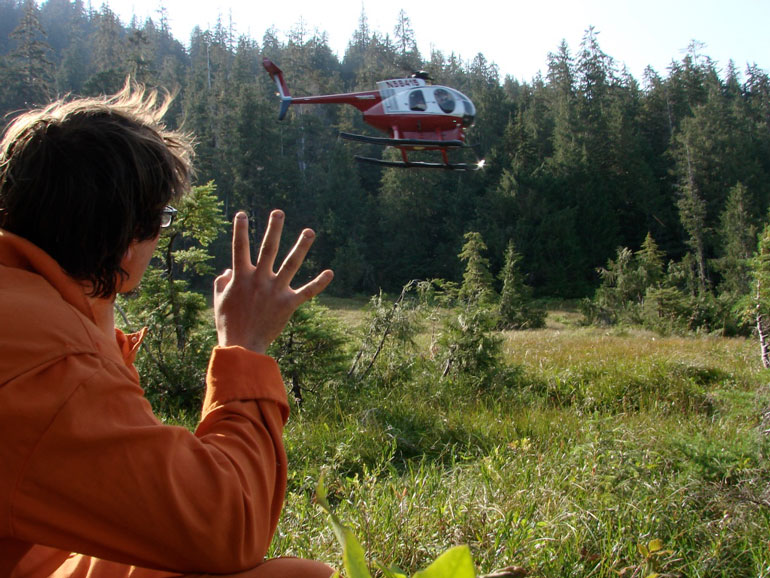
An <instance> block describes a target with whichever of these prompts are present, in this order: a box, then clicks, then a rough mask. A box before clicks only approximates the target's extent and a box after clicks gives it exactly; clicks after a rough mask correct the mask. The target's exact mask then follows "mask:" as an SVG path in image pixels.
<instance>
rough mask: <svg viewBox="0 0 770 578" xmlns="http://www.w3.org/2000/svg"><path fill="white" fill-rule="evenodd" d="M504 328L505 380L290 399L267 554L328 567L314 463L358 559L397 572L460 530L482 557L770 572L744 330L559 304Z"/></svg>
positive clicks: (431, 382)
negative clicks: (604, 318) (282, 473)
mask: <svg viewBox="0 0 770 578" xmlns="http://www.w3.org/2000/svg"><path fill="white" fill-rule="evenodd" d="M335 311H336V312H338V313H339V314H340V315H343V316H345V315H347V316H349V317H348V319H349V321H350V323H351V324H353V325H355V323H361V322H363V319H364V317H361V316H359V315H360V314H359V313H357V312H355V311H352V310H350V309H348V310H344V309H342V310H341V311H340V310H338V309H335ZM425 327H426V331H430V324H426V326H425ZM504 337H505V343H504V357H505V364H506V365H507V366H508V371H507V372H506V373H505V374H504V375H503V377H501V378H500V379H499V381H496V380H494V379H493V380H491V381H490V382H489V383H482V384H481V385H477V386H474V387H473V388H471V386H469V385H468V383H463V382H454V381H451V380H442V379H440V378H437V376H436V375H435V373H430V372H428V371H427V370H425V371H422V372H421V371H416V372H415V378H414V379H413V380H412V381H410V382H409V383H408V384H406V385H404V384H399V385H398V386H389V385H387V384H382V383H380V384H379V385H373V384H367V383H357V384H349V383H346V382H345V380H344V379H341V380H340V382H339V383H338V384H335V385H334V386H332V387H328V388H327V389H325V390H323V391H321V392H320V393H319V394H317V395H315V396H313V397H310V398H308V399H307V401H306V404H305V407H304V408H303V409H302V410H301V411H300V410H297V409H296V408H295V409H294V410H293V416H292V418H291V420H290V422H289V424H288V427H287V430H286V436H285V440H286V447H287V452H288V456H289V471H290V474H289V487H288V493H287V500H286V507H285V510H284V514H283V518H282V521H281V524H280V526H279V532H278V534H277V536H276V539H275V540H274V543H273V546H272V550H271V554H272V555H295V556H304V557H312V558H318V559H321V560H324V561H326V562H329V563H331V564H332V565H338V564H339V563H340V552H339V548H338V546H337V544H336V542H335V540H334V538H333V535H332V533H331V530H330V529H329V528H328V525H327V521H326V519H325V517H324V515H322V514H321V511H320V509H319V508H318V507H317V506H316V505H315V504H314V503H313V490H314V487H315V483H316V481H317V480H318V477H319V476H320V474H321V472H322V471H323V472H326V474H325V475H326V485H327V488H328V491H329V500H330V502H331V504H332V506H333V507H334V508H335V510H336V511H337V513H338V514H339V516H340V517H341V518H342V519H343V520H345V521H346V522H347V523H349V524H350V525H351V526H352V527H353V529H354V531H355V532H356V534H357V535H358V537H359V539H360V540H361V541H362V543H363V544H364V547H365V548H366V549H367V552H368V554H369V556H371V557H372V558H376V559H378V560H380V561H382V562H383V563H385V564H386V565H391V566H398V567H400V568H402V569H403V570H404V571H406V572H407V573H411V572H414V571H416V570H417V569H419V568H422V567H424V566H425V565H427V563H428V562H429V561H431V560H433V559H434V558H435V557H436V556H437V555H438V554H440V553H441V552H443V551H444V550H446V549H447V548H448V547H450V546H452V545H455V544H469V545H470V546H471V550H472V552H473V556H474V559H475V561H476V564H477V566H478V569H479V571H480V572H489V571H492V570H493V569H496V568H502V567H504V566H508V565H516V566H521V567H523V568H525V569H526V570H527V571H528V572H529V576H547V577H554V578H557V577H562V576H585V577H588V576H591V577H607V578H610V577H613V578H614V577H617V576H627V577H629V576H649V575H651V574H654V573H655V572H657V573H659V575H660V576H682V577H685V576H687V577H690V576H696V577H697V576H703V577H712V576H721V577H730V578H733V577H742V576H746V577H748V576H751V577H755V576H770V549H769V548H768V544H769V543H770V542H769V540H770V507H769V506H768V504H770V502H768V496H769V494H768V492H767V490H766V488H767V487H768V483H769V482H770V468H768V465H767V456H768V453H769V452H770V445H769V442H768V436H767V434H766V433H765V431H766V430H767V429H768V428H770V425H768V424H767V423H765V421H766V419H767V418H766V416H765V413H766V411H767V410H768V408H770V387H768V383H769V382H770V379H769V378H770V374H768V372H767V371H766V370H763V369H762V368H761V366H760V364H759V356H758V353H757V350H756V346H755V344H754V343H753V342H752V341H751V340H745V339H723V338H718V337H710V336H698V337H661V336H658V335H655V334H652V333H648V332H642V331H635V330H624V331H618V330H609V331H608V330H600V329H596V328H586V327H580V326H578V325H577V324H573V323H572V321H571V319H570V318H568V317H563V318H562V320H561V321H559V322H558V323H555V322H552V321H549V327H548V328H547V329H544V330H537V331H525V332H510V333H506V334H505V336H504ZM418 342H419V343H421V344H423V345H424V346H427V344H428V343H429V342H430V339H428V338H425V336H423V338H421V339H420V340H418ZM427 356H428V355H427V353H426V354H425V357H426V358H427ZM418 357H419V356H418ZM418 367H419V366H418Z"/></svg>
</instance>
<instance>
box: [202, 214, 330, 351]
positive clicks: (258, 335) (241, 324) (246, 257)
mask: <svg viewBox="0 0 770 578" xmlns="http://www.w3.org/2000/svg"><path fill="white" fill-rule="evenodd" d="M283 221H284V214H283V212H282V211H279V210H275V211H273V212H272V213H270V220H269V222H268V224H267V231H265V236H264V238H263V239H262V246H261V247H260V249H259V256H258V257H257V262H256V264H254V263H252V260H251V248H250V246H249V221H248V218H247V216H246V214H245V213H242V212H241V213H238V214H237V215H236V216H235V222H234V225H233V267H232V269H228V270H227V271H225V272H224V273H223V274H222V275H220V276H219V277H217V278H216V280H215V281H214V318H215V321H216V327H217V336H218V339H219V345H221V346H229V345H240V346H242V347H245V348H246V349H250V350H251V351H255V352H257V353H265V351H267V347H268V346H269V345H270V343H272V342H273V340H274V339H275V338H276V337H278V335H280V333H281V331H283V328H284V327H285V326H286V323H288V321H289V319H290V318H291V316H292V314H293V313H294V311H296V310H297V308H298V307H299V306H300V305H302V304H303V303H304V302H305V301H307V300H308V299H312V298H313V297H315V296H316V295H318V294H319V293H320V292H321V291H323V290H324V289H325V288H326V286H327V285H328V284H329V283H330V282H331V280H332V278H333V277H334V274H333V273H332V272H331V271H330V270H328V269H327V270H326V271H323V272H322V273H321V274H319V275H318V276H317V277H316V278H315V279H313V280H312V281H310V282H309V283H307V284H306V285H304V286H302V287H300V288H299V289H292V288H291V282H292V280H293V278H294V275H296V273H297V271H298V270H299V268H300V266H301V265H302V262H303V261H304V260H305V256H306V255H307V252H308V250H309V249H310V246H311V245H312V244H313V240H314V239H315V233H314V232H313V231H311V230H310V229H305V230H304V231H302V233H301V234H300V236H299V238H298V239H297V242H296V243H295V244H294V247H293V248H292V250H291V251H290V252H289V254H288V255H287V257H286V259H285V260H284V261H283V263H282V264H281V267H280V268H279V269H278V272H277V273H276V272H275V271H274V266H275V258H276V255H277V254H278V246H279V244H280V241H281V231H282V230H283Z"/></svg>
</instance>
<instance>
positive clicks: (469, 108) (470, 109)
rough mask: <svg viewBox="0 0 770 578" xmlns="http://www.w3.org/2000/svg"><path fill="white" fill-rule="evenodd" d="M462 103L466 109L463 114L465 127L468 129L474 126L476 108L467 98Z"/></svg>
mask: <svg viewBox="0 0 770 578" xmlns="http://www.w3.org/2000/svg"><path fill="white" fill-rule="evenodd" d="M462 101H463V107H464V108H465V110H464V112H463V126H466V127H468V126H471V125H473V121H474V120H475V119H476V107H475V106H473V103H472V102H471V101H470V100H468V99H467V98H463V99H462Z"/></svg>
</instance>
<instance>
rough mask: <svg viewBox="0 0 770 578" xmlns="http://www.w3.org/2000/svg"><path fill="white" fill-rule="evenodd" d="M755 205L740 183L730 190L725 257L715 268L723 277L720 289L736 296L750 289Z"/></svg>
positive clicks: (723, 228)
mask: <svg viewBox="0 0 770 578" xmlns="http://www.w3.org/2000/svg"><path fill="white" fill-rule="evenodd" d="M751 204H752V203H751V200H750V198H749V192H748V190H747V189H746V187H745V186H743V184H742V183H738V184H736V185H735V186H734V187H733V188H732V189H730V194H729V196H728V198H727V203H726V204H725V208H724V210H723V211H722V215H721V218H720V227H719V234H720V237H721V257H719V258H718V259H716V260H715V268H716V269H717V271H718V272H719V273H720V275H721V277H722V279H721V283H720V285H719V289H720V292H722V293H727V294H730V295H731V296H733V298H736V297H740V296H743V295H747V294H748V293H749V290H750V275H749V259H750V258H751V256H752V254H753V253H754V247H755V244H756V238H757V227H756V226H755V225H754V219H753V218H752V214H751V213H752V211H751V209H750V207H751Z"/></svg>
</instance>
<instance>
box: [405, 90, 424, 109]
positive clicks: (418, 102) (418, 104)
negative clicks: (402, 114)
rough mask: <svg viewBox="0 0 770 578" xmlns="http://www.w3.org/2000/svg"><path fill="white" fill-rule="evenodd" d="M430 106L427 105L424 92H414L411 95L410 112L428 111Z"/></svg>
mask: <svg viewBox="0 0 770 578" xmlns="http://www.w3.org/2000/svg"><path fill="white" fill-rule="evenodd" d="M427 108H428V105H427V104H426V103H425V95H424V94H423V93H422V90H413V91H412V92H410V93H409V109H410V110H420V111H423V110H427Z"/></svg>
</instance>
